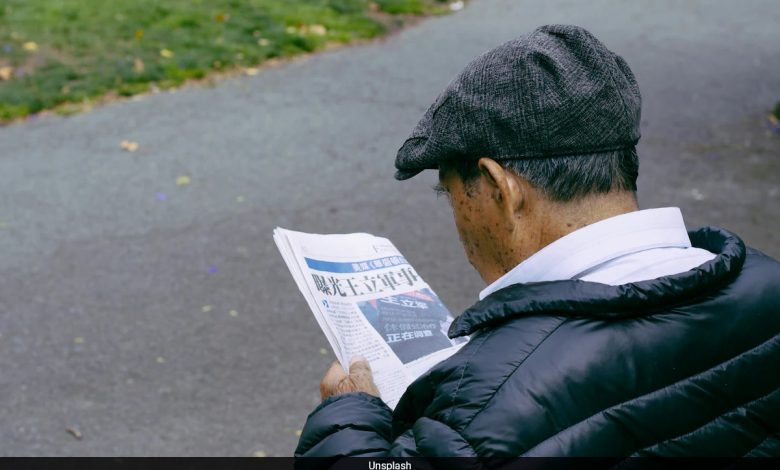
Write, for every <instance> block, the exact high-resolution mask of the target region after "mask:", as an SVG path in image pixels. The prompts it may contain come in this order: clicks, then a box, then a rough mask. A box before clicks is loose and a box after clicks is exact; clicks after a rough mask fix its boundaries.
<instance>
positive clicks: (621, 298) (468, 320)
mask: <svg viewBox="0 0 780 470" xmlns="http://www.w3.org/2000/svg"><path fill="white" fill-rule="evenodd" d="M688 235H689V236H690V239H691V244H692V245H693V246H694V247H697V248H703V249H705V250H707V251H710V252H712V253H715V254H716V256H715V258H713V259H712V260H710V261H708V262H706V263H704V264H702V265H701V266H698V267H696V268H694V269H691V270H690V271H685V272H683V273H679V274H674V275H672V276H665V277H660V278H657V279H651V280H647V281H641V282H635V283H629V284H622V285H618V286H610V285H606V284H599V283H595V282H586V281H579V280H565V281H548V282H530V283H527V284H515V285H511V286H508V287H505V288H503V289H501V290H498V291H496V292H494V293H492V294H490V295H489V296H487V297H485V298H484V299H483V300H480V301H479V302H477V303H476V304H474V305H473V306H471V307H470V308H469V309H467V310H466V311H465V312H463V314H462V315H460V316H459V317H458V318H456V319H455V320H454V321H453V322H452V324H451V325H450V329H449V336H450V338H455V337H458V336H465V335H469V334H471V333H473V332H475V331H477V330H479V329H481V328H484V327H487V326H493V325H496V324H498V323H502V322H504V321H506V320H508V319H510V318H514V317H519V316H530V315H543V314H546V315H561V316H570V317H593V318H604V319H610V318H611V319H619V318H627V317H634V316H642V315H649V314H652V313H655V312H658V311H661V310H664V309H666V308H668V307H670V306H673V305H685V304H689V303H692V302H694V301H695V300H696V299H697V298H699V297H701V296H702V295H704V294H707V293H710V292H713V291H716V290H718V289H719V288H721V287H722V286H723V285H725V284H727V283H729V282H731V281H732V280H733V279H734V278H735V277H736V276H737V274H739V272H740V270H741V269H742V264H743V263H744V261H745V244H744V242H743V241H742V240H741V239H740V238H739V237H738V236H736V235H734V234H733V233H731V232H728V231H726V230H723V229H721V228H717V227H704V228H700V229H698V230H693V231H690V232H688Z"/></svg>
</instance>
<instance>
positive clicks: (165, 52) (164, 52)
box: [160, 49, 173, 59]
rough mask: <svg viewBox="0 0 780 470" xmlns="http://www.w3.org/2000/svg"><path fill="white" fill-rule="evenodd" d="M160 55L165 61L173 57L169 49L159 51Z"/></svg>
mask: <svg viewBox="0 0 780 470" xmlns="http://www.w3.org/2000/svg"><path fill="white" fill-rule="evenodd" d="M160 55H161V56H162V57H164V58H166V59H170V58H171V57H173V51H172V50H170V49H160Z"/></svg>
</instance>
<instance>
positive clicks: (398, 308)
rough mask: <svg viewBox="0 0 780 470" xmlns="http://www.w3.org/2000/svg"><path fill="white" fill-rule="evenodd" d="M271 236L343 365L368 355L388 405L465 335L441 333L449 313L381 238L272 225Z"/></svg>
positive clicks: (364, 234)
mask: <svg viewBox="0 0 780 470" xmlns="http://www.w3.org/2000/svg"><path fill="white" fill-rule="evenodd" d="M274 241H275V242H276V245H277V247H278V248H279V251H280V252H281V254H282V258H284V261H285V263H286V264H287V267H288V268H289V269H290V272H291V273H292V276H293V279H295V283H296V284H297V285H298V288H299V289H300V291H301V293H302V294H303V297H304V298H305V299H306V302H307V303H308V304H309V308H311V311H312V313H314V318H315V319H316V320H317V323H318V324H319V326H320V328H321V329H322V331H323V332H324V333H325V337H326V338H327V339H328V343H330V346H331V348H333V352H334V353H335V354H336V358H337V359H338V361H339V362H340V363H341V365H342V367H344V369H345V370H348V369H349V360H350V359H351V358H352V357H354V356H363V357H365V358H367V359H368V361H369V363H370V364H371V370H372V371H373V374H374V382H375V383H376V386H377V388H378V389H379V392H380V393H381V397H382V399H383V400H384V401H385V403H387V405H388V406H389V407H390V408H395V405H396V404H397V403H398V400H399V399H400V398H401V395H403V393H404V391H406V388H407V387H408V386H409V384H410V383H412V382H413V381H414V380H415V379H416V378H417V377H419V376H420V375H422V374H423V373H424V372H426V371H427V370H428V369H430V368H431V367H432V366H433V365H434V364H436V363H438V362H440V361H442V360H444V359H446V358H448V357H449V356H451V355H452V354H454V353H455V352H457V351H458V349H460V347H462V346H463V344H465V342H466V341H468V338H457V339H454V340H450V339H449V338H448V337H447V329H448V328H449V325H450V323H451V322H452V316H451V315H450V312H449V311H448V310H447V308H446V307H445V306H444V304H443V303H442V302H441V301H440V300H439V298H438V297H437V296H436V294H435V293H434V292H433V290H432V289H431V288H430V286H428V284H426V283H425V281H424V280H423V279H422V278H421V277H420V276H419V275H418V274H417V272H416V271H415V269H414V268H413V267H412V266H411V265H410V264H409V262H408V261H407V260H406V258H404V257H403V255H402V254H401V253H400V252H399V251H398V249H397V248H396V247H395V246H394V245H393V244H392V243H391V242H390V241H389V240H387V239H386V238H381V237H375V236H373V235H370V234H367V233H351V234H345V235H316V234H309V233H302V232H295V231H292V230H286V229H283V228H280V227H277V228H276V229H275V230H274Z"/></svg>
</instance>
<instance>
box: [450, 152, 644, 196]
mask: <svg viewBox="0 0 780 470" xmlns="http://www.w3.org/2000/svg"><path fill="white" fill-rule="evenodd" d="M498 163H499V164H500V165H501V166H503V167H504V169H506V170H509V171H511V172H513V173H515V174H516V175H518V176H520V177H522V178H524V179H526V180H527V181H528V182H529V183H531V184H532V185H533V186H534V187H535V188H537V189H539V190H541V191H542V192H543V193H544V195H545V196H547V198H549V199H550V200H552V201H556V202H567V201H572V200H575V199H580V198H582V197H584V196H587V195H589V194H598V193H608V192H610V191H632V192H634V193H635V194H636V179H637V176H638V175H639V157H638V156H637V153H636V148H635V147H631V148H628V149H621V150H614V151H610V152H602V153H591V154H586V155H566V156H560V157H545V158H523V159H516V160H502V161H499V162H498ZM448 166H451V167H452V168H453V169H455V171H456V172H457V174H458V176H459V177H460V179H461V180H462V181H463V183H464V185H465V186H466V191H467V192H469V191H471V190H473V186H474V185H473V183H474V182H475V181H476V180H477V178H478V177H479V174H480V171H479V167H478V166H477V163H476V161H474V160H467V161H464V160H461V161H458V162H451V163H449V164H448Z"/></svg>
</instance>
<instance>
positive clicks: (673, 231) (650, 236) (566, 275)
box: [479, 207, 691, 300]
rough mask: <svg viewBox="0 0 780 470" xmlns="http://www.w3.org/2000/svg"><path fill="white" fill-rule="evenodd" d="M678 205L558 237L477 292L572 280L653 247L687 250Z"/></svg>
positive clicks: (624, 216)
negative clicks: (615, 260)
mask: <svg viewBox="0 0 780 470" xmlns="http://www.w3.org/2000/svg"><path fill="white" fill-rule="evenodd" d="M690 246H691V241H690V239H689V238H688V232H687V231H686V229H685V223H684V222H683V218H682V213H681V212H680V209H679V208H677V207H664V208H659V209H645V210H641V211H635V212H629V213H627V214H621V215H617V216H615V217H610V218H609V219H605V220H601V221H599V222H596V223H594V224H591V225H588V226H586V227H583V228H581V229H579V230H575V231H574V232H572V233H570V234H568V235H566V236H565V237H562V238H559V239H558V240H556V241H554V242H552V243H550V244H549V245H547V246H546V247H544V248H542V249H541V250H539V251H537V252H536V253H534V254H533V255H532V256H531V257H530V258H528V259H526V260H525V261H523V262H522V263H520V264H518V265H517V266H516V267H515V268H514V269H512V270H511V271H509V272H508V273H506V274H504V275H503V276H501V277H500V278H498V279H497V280H496V281H495V282H493V283H492V284H490V285H489V286H487V287H486V288H485V289H484V290H482V292H480V293H479V299H480V300H482V299H484V298H485V297H487V296H488V295H490V294H492V293H493V292H495V291H497V290H499V289H503V288H504V287H507V286H510V285H512V284H521V283H526V282H539V281H558V280H564V279H572V278H574V277H576V276H577V274H580V273H582V272H584V271H586V270H588V269H590V268H593V267H595V266H598V265H600V264H602V263H604V262H606V261H609V260H612V259H615V258H618V257H620V256H624V255H627V254H630V253H636V252H639V251H643V250H648V249H652V248H667V247H678V248H690Z"/></svg>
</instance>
